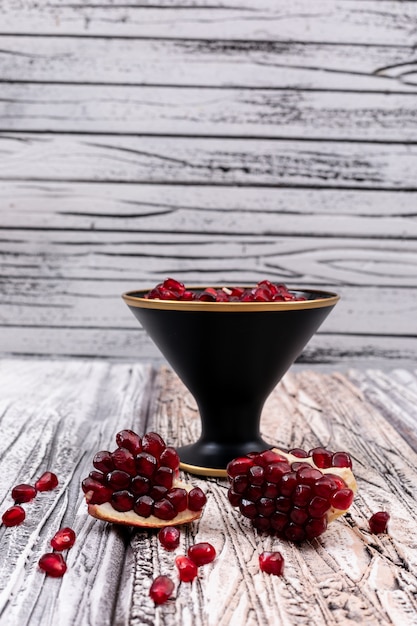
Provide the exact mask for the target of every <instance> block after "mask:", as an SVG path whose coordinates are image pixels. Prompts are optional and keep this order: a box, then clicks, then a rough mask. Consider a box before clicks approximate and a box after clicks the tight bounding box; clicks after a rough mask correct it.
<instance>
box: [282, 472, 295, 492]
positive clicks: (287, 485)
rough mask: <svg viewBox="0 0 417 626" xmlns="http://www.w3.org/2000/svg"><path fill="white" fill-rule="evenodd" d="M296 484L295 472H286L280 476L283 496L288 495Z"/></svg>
mask: <svg viewBox="0 0 417 626" xmlns="http://www.w3.org/2000/svg"><path fill="white" fill-rule="evenodd" d="M297 484H298V480H297V474H296V473H295V472H288V474H284V476H283V477H282V478H281V485H280V486H281V494H282V495H283V496H290V495H291V494H292V493H293V491H294V489H295V488H296V486H297Z"/></svg>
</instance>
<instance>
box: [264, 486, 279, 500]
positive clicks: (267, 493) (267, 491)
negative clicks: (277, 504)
mask: <svg viewBox="0 0 417 626" xmlns="http://www.w3.org/2000/svg"><path fill="white" fill-rule="evenodd" d="M278 494H279V488H278V485H277V484H276V483H265V485H264V487H263V490H262V495H263V496H264V497H265V498H277V497H278Z"/></svg>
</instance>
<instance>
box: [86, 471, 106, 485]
mask: <svg viewBox="0 0 417 626" xmlns="http://www.w3.org/2000/svg"><path fill="white" fill-rule="evenodd" d="M89 477H90V478H92V479H93V480H95V481H96V482H98V483H102V484H103V485H104V482H105V480H106V475H105V474H103V472H100V471H99V470H92V471H91V472H90V473H89Z"/></svg>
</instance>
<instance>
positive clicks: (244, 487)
mask: <svg viewBox="0 0 417 626" xmlns="http://www.w3.org/2000/svg"><path fill="white" fill-rule="evenodd" d="M274 455H275V459H274ZM315 460H317V462H318V465H316V463H315ZM350 465H351V461H350V457H349V455H348V454H346V453H344V452H337V453H335V454H334V453H332V452H329V451H327V450H326V449H325V448H314V449H313V450H310V455H309V454H308V453H306V452H305V451H304V450H301V449H299V448H294V449H292V450H291V452H290V453H284V452H281V451H280V450H268V451H265V452H262V453H255V454H249V455H247V456H246V457H238V458H236V459H234V460H233V461H231V462H230V463H229V464H228V466H227V473H228V477H229V481H230V488H229V490H228V499H229V501H230V503H231V504H232V506H234V507H238V508H239V510H240V512H241V513H242V515H244V516H245V517H247V518H248V519H250V520H251V522H252V525H253V526H254V527H255V528H256V529H257V530H258V531H262V532H269V533H273V534H275V535H277V536H278V537H280V538H283V539H288V540H290V541H304V540H305V539H308V540H310V539H313V538H315V537H318V536H319V535H320V534H322V533H323V532H324V531H325V530H326V528H327V524H328V522H329V521H332V519H334V518H335V517H338V516H339V515H341V514H342V513H343V512H345V511H346V510H347V509H348V508H349V507H350V505H351V504H352V501H353V497H354V491H353V489H356V482H355V479H354V477H353V474H352V472H351V469H350ZM319 466H320V467H319ZM338 474H339V475H338ZM342 476H343V477H344V478H346V480H347V481H348V483H349V485H350V486H352V489H351V488H350V486H349V485H348V484H347V483H346V482H345V481H344V479H343V478H342Z"/></svg>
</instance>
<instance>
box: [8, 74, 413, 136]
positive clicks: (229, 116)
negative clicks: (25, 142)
mask: <svg viewBox="0 0 417 626" xmlns="http://www.w3.org/2000/svg"><path fill="white" fill-rule="evenodd" d="M1 100H2V101H3V103H4V109H5V111H4V114H3V115H2V117H1V122H0V123H1V130H3V131H9V130H13V131H19V132H21V131H29V132H30V131H36V132H45V131H46V132H51V131H53V132H86V133H94V134H95V133H109V132H114V133H123V134H134V133H144V134H156V135H172V134H179V135H205V136H219V135H227V136H232V137H250V136H257V137H266V138H273V137H277V138H280V137H288V138H298V139H300V138H301V139H302V138H304V139H311V138H319V139H320V138H321V139H323V138H325V139H359V140H375V141H378V142H381V141H394V142H398V141H415V140H416V139H417V113H416V110H415V105H414V104H415V103H414V100H415V96H414V94H411V93H410V94H393V93H390V94H388V93H379V92H378V93H356V92H354V93H349V92H348V93H346V92H321V91H303V92H300V91H298V90H287V89H283V90H273V89H268V90H262V89H256V90H253V89H250V90H249V89H239V88H237V89H228V88H222V89H218V88H215V87H214V88H211V89H201V88H195V87H184V88H181V89H178V88H177V87H152V86H141V87H136V86H135V87H132V86H119V85H112V86H107V85H106V86H103V85H50V84H46V85H45V84H42V85H41V84H20V83H10V84H7V83H6V84H3V85H2V87H1Z"/></svg>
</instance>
